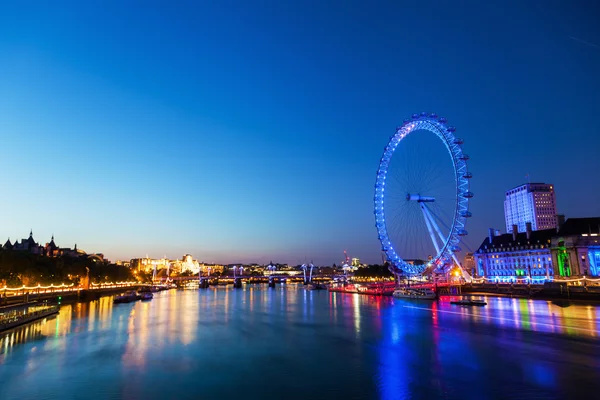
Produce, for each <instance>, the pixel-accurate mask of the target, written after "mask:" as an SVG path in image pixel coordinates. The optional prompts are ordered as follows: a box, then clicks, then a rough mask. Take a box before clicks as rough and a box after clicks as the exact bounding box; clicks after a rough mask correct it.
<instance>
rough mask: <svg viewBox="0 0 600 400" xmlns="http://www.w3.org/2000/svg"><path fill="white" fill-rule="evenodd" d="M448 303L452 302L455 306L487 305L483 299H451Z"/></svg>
mask: <svg viewBox="0 0 600 400" xmlns="http://www.w3.org/2000/svg"><path fill="white" fill-rule="evenodd" d="M450 304H454V305H457V306H478V307H483V306H487V303H486V302H485V301H483V300H471V299H466V300H454V301H451V302H450Z"/></svg>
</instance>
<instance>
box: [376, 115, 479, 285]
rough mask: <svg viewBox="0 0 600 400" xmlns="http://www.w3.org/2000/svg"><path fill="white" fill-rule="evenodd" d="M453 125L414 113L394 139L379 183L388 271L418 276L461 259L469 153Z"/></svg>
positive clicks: (380, 221)
mask: <svg viewBox="0 0 600 400" xmlns="http://www.w3.org/2000/svg"><path fill="white" fill-rule="evenodd" d="M454 132H455V128H454V127H451V126H447V125H446V119H445V118H443V117H438V116H437V115H435V114H427V113H421V114H413V115H412V118H410V119H407V120H404V123H403V124H402V126H400V127H398V128H397V129H396V133H395V134H394V135H393V136H392V137H391V138H390V141H389V143H388V144H387V146H386V147H385V150H384V152H383V155H382V156H381V161H380V162H379V169H378V170H377V179H376V182H375V197H374V202H375V211H374V213H375V226H376V227H377V233H378V237H379V241H380V242H381V249H382V251H383V252H384V253H385V256H386V258H387V261H388V263H389V268H390V271H392V272H393V273H394V274H395V275H396V276H398V275H401V274H405V275H415V274H420V273H423V271H424V270H425V269H426V268H428V267H431V268H432V269H435V270H437V271H443V270H447V269H448V268H449V267H451V266H452V264H453V262H452V261H453V260H454V261H456V263H457V264H459V265H460V263H458V259H457V256H456V255H457V253H459V252H460V251H461V248H460V246H459V242H460V241H461V237H462V236H465V235H467V231H466V230H465V224H466V220H467V218H469V217H471V213H470V212H469V205H468V203H469V199H470V198H472V197H473V193H472V192H471V191H470V190H469V181H470V179H471V177H472V175H471V173H470V172H469V171H468V169H467V160H468V159H469V157H468V156H467V155H466V154H464V153H463V151H462V148H461V145H462V143H463V141H462V139H459V138H457V137H455V136H454Z"/></svg>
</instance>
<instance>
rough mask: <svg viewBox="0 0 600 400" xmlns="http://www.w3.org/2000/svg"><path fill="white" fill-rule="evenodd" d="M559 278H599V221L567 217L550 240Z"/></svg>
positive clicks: (598, 219) (596, 219)
mask: <svg viewBox="0 0 600 400" xmlns="http://www.w3.org/2000/svg"><path fill="white" fill-rule="evenodd" d="M552 262H553V264H554V268H555V271H556V274H557V275H559V276H564V277H569V276H578V277H583V276H593V277H598V276H600V218H569V219H568V220H567V221H566V222H565V223H564V225H562V226H561V228H560V231H559V232H558V233H557V234H556V235H555V236H554V237H553V238H552Z"/></svg>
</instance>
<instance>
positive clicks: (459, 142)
mask: <svg viewBox="0 0 600 400" xmlns="http://www.w3.org/2000/svg"><path fill="white" fill-rule="evenodd" d="M448 130H450V129H448ZM464 142H465V141H464V140H462V139H461V138H455V139H454V144H458V145H461V144H463V143H464Z"/></svg>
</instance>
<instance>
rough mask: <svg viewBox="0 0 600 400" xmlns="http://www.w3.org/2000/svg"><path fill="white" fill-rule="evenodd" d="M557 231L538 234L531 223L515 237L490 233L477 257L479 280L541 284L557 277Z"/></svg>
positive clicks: (516, 233)
mask: <svg viewBox="0 0 600 400" xmlns="http://www.w3.org/2000/svg"><path fill="white" fill-rule="evenodd" d="M554 235H556V229H544V230H537V231H534V230H532V229H531V224H530V223H527V225H526V230H525V232H524V233H519V232H518V230H517V226H516V225H514V226H513V229H512V233H506V234H503V235H495V231H494V230H493V229H490V231H489V234H488V237H486V238H485V240H484V241H483V243H481V246H479V249H477V251H476V252H475V254H474V258H475V265H476V272H477V276H479V277H485V278H487V279H488V280H490V281H492V282H517V281H520V280H526V281H530V282H532V283H541V282H543V281H546V280H551V279H553V277H554V269H553V268H552V257H551V254H550V246H551V241H552V237H553V236H554Z"/></svg>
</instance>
